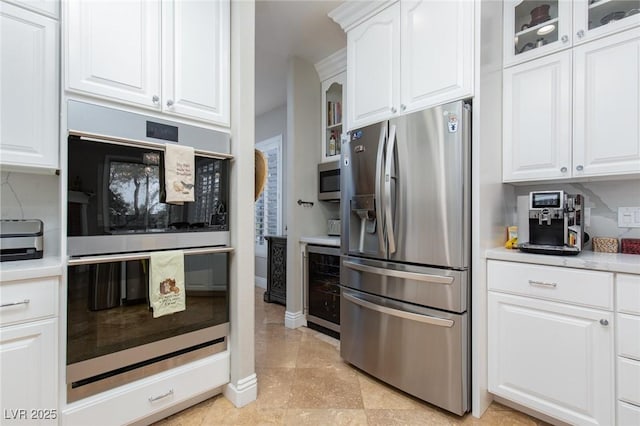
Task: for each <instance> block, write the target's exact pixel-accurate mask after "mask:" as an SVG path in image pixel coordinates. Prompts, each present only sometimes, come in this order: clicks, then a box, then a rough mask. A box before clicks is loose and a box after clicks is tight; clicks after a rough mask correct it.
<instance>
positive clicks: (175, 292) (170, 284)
mask: <svg viewBox="0 0 640 426" xmlns="http://www.w3.org/2000/svg"><path fill="white" fill-rule="evenodd" d="M149 263H150V274H149V275H150V276H149V302H150V303H151V308H153V317H154V318H158V317H161V316H163V315H168V314H173V313H176V312H180V311H184V310H185V309H186V297H185V291H184V253H183V252H182V250H173V251H160V252H154V253H151V256H150V257H149Z"/></svg>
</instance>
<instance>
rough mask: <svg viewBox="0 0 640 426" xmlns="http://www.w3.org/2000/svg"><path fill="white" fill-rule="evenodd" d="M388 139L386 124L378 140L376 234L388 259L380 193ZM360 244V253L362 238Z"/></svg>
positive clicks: (381, 129)
mask: <svg viewBox="0 0 640 426" xmlns="http://www.w3.org/2000/svg"><path fill="white" fill-rule="evenodd" d="M386 138H387V125H386V124H384V125H383V126H381V127H380V138H379V139H378V154H377V157H376V193H375V209H376V232H377V233H378V244H379V248H380V252H381V253H384V254H385V257H386V247H385V241H384V235H383V233H382V229H383V228H382V222H383V221H382V197H381V191H380V180H381V178H382V167H383V162H384V146H385V139H386ZM360 239H361V243H360V251H363V250H362V239H363V237H362V236H361V238H360Z"/></svg>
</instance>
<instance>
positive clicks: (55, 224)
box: [0, 172, 60, 256]
mask: <svg viewBox="0 0 640 426" xmlns="http://www.w3.org/2000/svg"><path fill="white" fill-rule="evenodd" d="M0 176H1V179H2V186H1V188H0V216H1V217H2V219H40V220H42V222H43V223H44V255H45V256H58V255H59V254H60V203H59V201H58V200H60V190H59V182H60V177H59V176H54V175H36V174H26V173H15V172H2V173H0Z"/></svg>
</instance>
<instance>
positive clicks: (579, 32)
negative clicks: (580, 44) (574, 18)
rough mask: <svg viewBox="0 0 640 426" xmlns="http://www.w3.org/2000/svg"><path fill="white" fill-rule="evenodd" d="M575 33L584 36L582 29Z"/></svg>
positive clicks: (580, 36)
mask: <svg viewBox="0 0 640 426" xmlns="http://www.w3.org/2000/svg"><path fill="white" fill-rule="evenodd" d="M576 35H577V36H578V38H582V37H584V30H580V31H578V32H577V33H576Z"/></svg>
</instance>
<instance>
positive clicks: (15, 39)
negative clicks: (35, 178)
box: [0, 2, 59, 170]
mask: <svg viewBox="0 0 640 426" xmlns="http://www.w3.org/2000/svg"><path fill="white" fill-rule="evenodd" d="M58 52H59V49H58V22H57V21H55V20H53V19H51V18H48V17H45V16H42V15H40V14H37V13H33V12H31V11H28V10H25V9H23V8H20V7H16V6H14V5H11V4H8V3H5V2H1V3H0V67H1V71H0V74H1V75H0V79H1V82H0V94H1V96H0V99H1V100H0V102H1V104H0V163H1V164H2V165H3V166H7V165H10V166H17V167H20V168H22V167H27V168H35V169H46V170H49V169H57V168H58V167H59V160H58V158H59V155H58V146H59V145H58V138H59V132H58V120H59V113H58V111H59V101H58V88H59V82H58V79H59V77H58V75H59V74H58V68H59V67H58Z"/></svg>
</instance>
